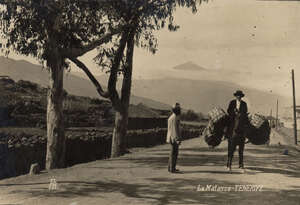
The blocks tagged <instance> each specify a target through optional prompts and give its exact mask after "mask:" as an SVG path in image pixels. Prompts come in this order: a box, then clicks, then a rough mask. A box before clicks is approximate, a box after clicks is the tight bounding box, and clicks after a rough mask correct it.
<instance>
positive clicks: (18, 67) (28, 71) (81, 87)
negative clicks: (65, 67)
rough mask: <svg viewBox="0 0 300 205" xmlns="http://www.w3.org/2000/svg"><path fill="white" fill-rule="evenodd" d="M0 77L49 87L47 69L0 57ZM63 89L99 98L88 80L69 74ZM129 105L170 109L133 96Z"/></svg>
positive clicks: (79, 94)
mask: <svg viewBox="0 0 300 205" xmlns="http://www.w3.org/2000/svg"><path fill="white" fill-rule="evenodd" d="M1 75H2V76H3V75H7V76H10V78H12V79H13V80H15V81H18V80H28V81H31V82H34V83H37V84H40V85H42V86H44V87H47V86H48V85H49V74H48V71H47V69H46V68H42V66H39V65H35V64H32V63H29V62H27V61H24V60H13V59H10V58H6V57H3V56H0V76H1ZM102 83H103V82H102ZM104 85H105V84H104ZM64 89H65V90H66V91H67V92H69V93H70V94H73V95H78V96H88V97H95V98H99V95H98V93H97V91H96V89H95V87H94V85H93V84H92V83H91V82H90V81H89V80H88V79H85V78H82V77H78V76H76V75H73V74H72V73H70V72H66V73H65V75H64ZM130 103H132V104H136V105H137V104H139V103H143V104H145V105H146V106H148V107H151V108H155V109H169V108H170V105H168V104H164V103H160V102H157V101H154V100H152V99H147V98H145V97H138V96H135V95H132V96H131V101H130Z"/></svg>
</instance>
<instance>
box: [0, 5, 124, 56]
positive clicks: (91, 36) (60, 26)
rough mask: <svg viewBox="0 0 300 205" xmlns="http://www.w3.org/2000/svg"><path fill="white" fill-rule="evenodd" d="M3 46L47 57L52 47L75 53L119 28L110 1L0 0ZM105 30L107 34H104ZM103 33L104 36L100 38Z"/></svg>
mask: <svg viewBox="0 0 300 205" xmlns="http://www.w3.org/2000/svg"><path fill="white" fill-rule="evenodd" d="M0 4H1V5H2V8H1V12H0V17H1V19H0V31H1V37H2V38H3V39H5V40H6V42H4V46H3V48H4V49H6V50H7V51H10V50H13V51H14V52H16V53H17V54H21V55H26V56H32V57H34V58H36V59H38V60H39V61H47V60H49V59H50V58H51V57H52V50H53V49H56V50H58V52H59V53H60V54H61V55H62V57H63V58H68V57H78V56H81V55H83V54H84V53H86V52H88V51H89V50H92V49H94V48H95V47H96V46H99V45H101V44H102V43H106V42H108V41H110V40H111V36H112V35H113V34H115V33H118V32H120V31H121V30H120V29H119V30H118V29H116V28H117V26H118V25H120V24H121V23H122V22H121V19H119V18H117V17H116V16H117V15H115V14H116V13H118V12H117V10H116V9H115V8H117V7H114V5H113V4H110V3H106V2H105V1H103V2H97V1H88V2H85V1H81V0H60V1H57V0H56V1H55V0H23V1H22V0H0ZM105 34H107V35H106V36H105ZM104 37H106V38H104Z"/></svg>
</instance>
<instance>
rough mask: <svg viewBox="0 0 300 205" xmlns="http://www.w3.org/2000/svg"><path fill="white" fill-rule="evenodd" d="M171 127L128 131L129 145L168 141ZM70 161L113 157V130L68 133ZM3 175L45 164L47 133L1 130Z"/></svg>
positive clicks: (186, 132) (194, 133)
mask: <svg viewBox="0 0 300 205" xmlns="http://www.w3.org/2000/svg"><path fill="white" fill-rule="evenodd" d="M202 130H203V127H201V128H199V129H183V133H182V136H183V139H190V138H195V137H198V136H199V135H200V133H201V132H202ZM166 132H167V129H165V128H163V129H149V130H132V131H128V133H127V136H126V143H127V147H128V148H132V147H150V146H154V145H158V144H164V143H165V140H166ZM66 136H67V147H66V165H67V166H72V165H75V164H78V163H85V162H90V161H94V160H99V159H105V158H109V157H110V152H111V143H112V132H111V131H107V130H106V131H103V130H102V131H101V130H96V129H92V130H89V131H84V132H77V133H76V132H72V133H70V134H68V132H67V134H66ZM0 139H1V142H0V179H3V178H8V177H13V176H18V175H22V174H27V173H28V172H29V170H30V165H31V164H33V163H38V164H39V165H40V167H41V168H42V169H44V168H45V158H46V137H45V136H40V135H34V136H30V135H26V134H24V133H23V134H20V135H19V136H10V135H5V134H3V133H0Z"/></svg>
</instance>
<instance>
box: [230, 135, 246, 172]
mask: <svg viewBox="0 0 300 205" xmlns="http://www.w3.org/2000/svg"><path fill="white" fill-rule="evenodd" d="M237 146H239V167H244V147H245V137H244V136H242V135H241V136H235V137H229V139H228V158H227V167H229V168H231V164H232V159H233V155H234V152H235V150H236V147H237Z"/></svg>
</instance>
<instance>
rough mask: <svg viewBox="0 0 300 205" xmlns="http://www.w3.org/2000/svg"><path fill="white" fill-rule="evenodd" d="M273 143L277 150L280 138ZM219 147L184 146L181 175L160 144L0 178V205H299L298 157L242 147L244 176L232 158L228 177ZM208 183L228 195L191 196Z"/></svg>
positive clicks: (200, 193) (206, 192) (297, 154)
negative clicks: (169, 163)
mask: <svg viewBox="0 0 300 205" xmlns="http://www.w3.org/2000/svg"><path fill="white" fill-rule="evenodd" d="M274 139H276V140H275V141H274V144H278V143H277V141H280V136H278V135H274ZM271 142H272V141H271ZM226 145H227V142H223V143H222V144H221V146H220V147H218V148H217V149H214V150H211V149H208V148H207V146H206V144H205V142H203V140H202V139H200V138H196V139H191V140H187V141H184V142H183V143H182V145H181V147H180V151H179V160H178V168H179V169H180V170H182V171H183V173H182V174H170V173H168V172H167V161H168V152H169V146H168V145H161V146H156V147H153V148H143V149H139V150H137V149H135V150H133V153H131V154H127V155H125V156H123V157H120V158H117V159H110V160H99V161H94V162H91V163H86V164H80V165H76V166H73V167H70V168H67V169H58V170H52V171H50V172H48V173H42V174H40V175H37V176H20V177H16V178H11V179H6V180H1V181H0V205H1V204H20V205H27V204H28V205H35V204H41V205H107V204H112V205H116V204H122V205H129V204H137V205H141V204H157V205H165V204H253V205H257V204H272V205H275V204H284V205H287V204H297V205H298V204H300V152H299V151H297V150H296V149H294V148H289V154H288V155H283V154H282V153H283V151H284V149H285V148H286V147H284V146H278V145H271V146H269V147H267V146H254V145H249V144H247V145H246V148H245V167H246V172H245V173H242V172H240V171H239V170H238V168H237V165H238V158H237V152H236V153H235V157H234V162H233V172H232V173H228V172H227V171H226V169H225V167H224V165H225V163H226ZM51 178H54V179H55V180H56V182H57V184H58V186H57V189H56V190H49V183H50V179H51ZM210 185H211V186H214V187H215V188H216V187H219V189H221V188H222V187H227V188H228V187H229V188H228V189H227V190H229V191H226V190H223V191H220V190H219V191H214V189H210V191H209V190H204V191H200V189H199V190H198V191H197V187H198V188H203V187H204V188H206V187H207V186H210ZM238 185H251V186H247V187H248V188H249V187H251V188H253V187H255V186H254V185H257V186H260V188H261V189H259V190H257V191H254V190H253V189H252V191H251V190H248V189H246V188H247V187H246V186H245V187H242V188H243V189H244V190H243V191H242V188H240V186H238ZM224 189H225V188H224Z"/></svg>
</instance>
